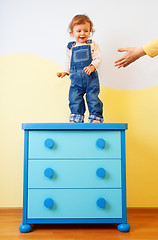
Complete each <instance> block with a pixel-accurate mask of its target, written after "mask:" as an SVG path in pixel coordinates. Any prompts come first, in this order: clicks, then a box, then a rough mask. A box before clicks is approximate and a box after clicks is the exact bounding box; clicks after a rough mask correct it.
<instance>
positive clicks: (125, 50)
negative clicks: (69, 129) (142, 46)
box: [117, 48, 127, 52]
mask: <svg viewBox="0 0 158 240" xmlns="http://www.w3.org/2000/svg"><path fill="white" fill-rule="evenodd" d="M117 51H118V52H127V48H118V49H117Z"/></svg>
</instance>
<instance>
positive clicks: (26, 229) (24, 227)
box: [19, 223, 32, 233]
mask: <svg viewBox="0 0 158 240" xmlns="http://www.w3.org/2000/svg"><path fill="white" fill-rule="evenodd" d="M31 230H32V226H31V224H23V223H22V224H20V226H19V231H20V232H22V233H28V232H31Z"/></svg>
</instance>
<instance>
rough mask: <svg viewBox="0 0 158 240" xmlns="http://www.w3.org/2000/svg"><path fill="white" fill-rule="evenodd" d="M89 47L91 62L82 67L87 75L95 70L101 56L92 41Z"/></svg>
mask: <svg viewBox="0 0 158 240" xmlns="http://www.w3.org/2000/svg"><path fill="white" fill-rule="evenodd" d="M91 49H92V62H91V64H90V66H87V67H85V68H84V71H85V73H86V74H87V75H90V74H91V73H92V72H94V71H95V70H97V68H98V67H99V65H100V62H101V58H102V57H101V51H100V48H99V46H98V45H97V44H96V43H95V42H94V41H93V42H92V44H91Z"/></svg>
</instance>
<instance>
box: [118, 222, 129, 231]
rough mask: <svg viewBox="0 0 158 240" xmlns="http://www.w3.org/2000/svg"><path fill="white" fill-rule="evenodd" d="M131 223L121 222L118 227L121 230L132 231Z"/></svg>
mask: <svg viewBox="0 0 158 240" xmlns="http://www.w3.org/2000/svg"><path fill="white" fill-rule="evenodd" d="M130 228H131V227H130V225H129V224H128V223H121V224H118V226H117V229H118V230H119V231H120V232H129V231H130Z"/></svg>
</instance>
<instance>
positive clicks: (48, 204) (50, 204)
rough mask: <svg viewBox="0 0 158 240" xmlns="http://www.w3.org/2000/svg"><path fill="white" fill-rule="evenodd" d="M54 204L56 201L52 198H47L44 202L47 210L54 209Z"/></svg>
mask: <svg viewBox="0 0 158 240" xmlns="http://www.w3.org/2000/svg"><path fill="white" fill-rule="evenodd" d="M53 204H54V201H53V199H52V198H47V199H46V200H45V201H44V206H45V207H46V208H51V207H53Z"/></svg>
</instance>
